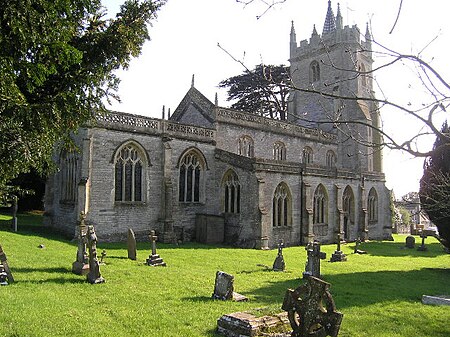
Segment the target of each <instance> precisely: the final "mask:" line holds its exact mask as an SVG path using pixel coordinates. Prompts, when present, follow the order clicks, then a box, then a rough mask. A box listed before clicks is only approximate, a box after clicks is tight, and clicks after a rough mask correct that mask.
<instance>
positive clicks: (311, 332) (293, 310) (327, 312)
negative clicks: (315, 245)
mask: <svg viewBox="0 0 450 337" xmlns="http://www.w3.org/2000/svg"><path fill="white" fill-rule="evenodd" d="M306 281H307V282H306V283H305V284H302V285H301V286H299V287H298V288H296V289H295V290H292V289H288V290H287V291H286V295H285V297H284V301H283V305H282V307H281V308H282V309H283V310H285V311H287V313H288V318H289V322H290V324H291V327H292V330H293V331H292V334H291V336H292V337H312V336H316V337H319V336H320V337H325V336H331V337H336V336H337V335H338V333H339V329H340V327H341V322H342V318H343V315H342V313H340V312H337V311H336V306H335V304H334V300H333V297H332V296H331V293H330V291H329V287H330V284H329V283H327V282H325V281H322V280H321V279H319V278H316V277H314V276H310V277H308V278H307V280H306Z"/></svg>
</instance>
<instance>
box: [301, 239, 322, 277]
mask: <svg viewBox="0 0 450 337" xmlns="http://www.w3.org/2000/svg"><path fill="white" fill-rule="evenodd" d="M305 249H306V251H307V260H306V266H305V271H304V272H303V278H307V277H309V276H314V277H318V278H320V260H324V259H326V257H327V254H326V253H323V252H321V251H320V243H319V242H317V241H314V242H309V243H308V245H307V246H306V247H305Z"/></svg>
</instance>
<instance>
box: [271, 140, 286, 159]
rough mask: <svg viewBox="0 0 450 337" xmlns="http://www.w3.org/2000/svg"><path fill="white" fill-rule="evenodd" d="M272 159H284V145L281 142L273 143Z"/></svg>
mask: <svg viewBox="0 0 450 337" xmlns="http://www.w3.org/2000/svg"><path fill="white" fill-rule="evenodd" d="M273 159H274V160H286V146H285V145H284V143H282V142H276V143H275V144H273Z"/></svg>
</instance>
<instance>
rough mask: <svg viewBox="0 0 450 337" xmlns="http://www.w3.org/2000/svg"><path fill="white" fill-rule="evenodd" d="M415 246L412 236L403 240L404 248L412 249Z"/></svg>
mask: <svg viewBox="0 0 450 337" xmlns="http://www.w3.org/2000/svg"><path fill="white" fill-rule="evenodd" d="M415 245H416V239H415V238H414V236H412V235H408V236H407V237H406V240H405V246H406V248H411V249H412V248H414V247H415Z"/></svg>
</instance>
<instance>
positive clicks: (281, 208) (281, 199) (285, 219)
mask: <svg viewBox="0 0 450 337" xmlns="http://www.w3.org/2000/svg"><path fill="white" fill-rule="evenodd" d="M272 225H273V227H287V226H291V225H292V197H291V193H290V192H289V188H288V186H287V185H286V184H285V183H280V184H279V185H278V186H277V188H276V189H275V193H274V195H273V201H272Z"/></svg>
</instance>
